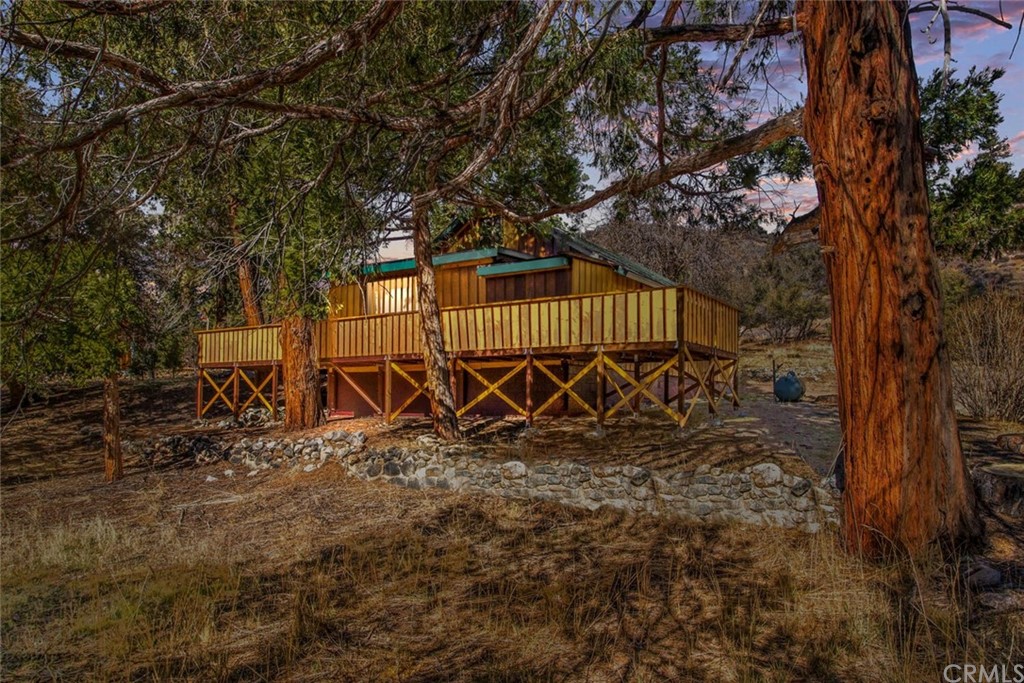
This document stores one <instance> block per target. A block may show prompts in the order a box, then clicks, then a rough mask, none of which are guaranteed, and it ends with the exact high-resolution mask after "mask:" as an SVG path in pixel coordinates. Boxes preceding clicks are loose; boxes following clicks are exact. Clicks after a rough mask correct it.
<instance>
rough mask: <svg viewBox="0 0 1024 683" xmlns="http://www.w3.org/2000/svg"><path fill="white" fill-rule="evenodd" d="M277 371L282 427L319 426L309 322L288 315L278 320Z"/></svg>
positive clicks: (317, 372)
mask: <svg viewBox="0 0 1024 683" xmlns="http://www.w3.org/2000/svg"><path fill="white" fill-rule="evenodd" d="M281 370H282V372H283V373H284V428H285V429H286V430H296V429H309V428H310V427H316V426H317V425H320V424H322V423H323V411H322V410H321V405H320V368H319V362H318V358H317V349H316V337H315V335H314V326H313V321H312V320H310V319H309V318H305V317H303V316H298V315H295V316H290V317H288V318H285V319H284V320H282V321H281Z"/></svg>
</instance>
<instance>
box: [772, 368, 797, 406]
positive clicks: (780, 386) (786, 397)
mask: <svg viewBox="0 0 1024 683" xmlns="http://www.w3.org/2000/svg"><path fill="white" fill-rule="evenodd" d="M803 395H804V383H803V382H801V381H800V380H799V379H798V378H797V376H796V373H795V372H793V371H792V370H790V371H789V372H787V373H786V374H785V375H783V376H782V377H780V378H778V379H777V380H775V398H777V399H779V400H780V401H782V402H783V403H792V402H794V401H799V400H800V398H801V397H802V396H803Z"/></svg>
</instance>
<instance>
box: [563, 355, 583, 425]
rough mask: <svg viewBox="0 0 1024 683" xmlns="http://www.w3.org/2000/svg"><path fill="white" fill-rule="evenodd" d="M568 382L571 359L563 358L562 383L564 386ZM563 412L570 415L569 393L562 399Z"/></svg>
mask: <svg viewBox="0 0 1024 683" xmlns="http://www.w3.org/2000/svg"><path fill="white" fill-rule="evenodd" d="M568 382H569V359H568V358H563V359H562V383H563V385H564V384H567V383H568ZM588 407H589V406H588ZM562 412H563V413H568V412H569V394H568V393H566V394H564V397H563V398H562Z"/></svg>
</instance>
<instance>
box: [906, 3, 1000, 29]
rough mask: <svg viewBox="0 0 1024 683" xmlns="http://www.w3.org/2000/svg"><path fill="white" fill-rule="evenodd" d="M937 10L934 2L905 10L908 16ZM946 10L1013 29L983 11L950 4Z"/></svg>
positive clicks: (937, 7) (937, 6)
mask: <svg viewBox="0 0 1024 683" xmlns="http://www.w3.org/2000/svg"><path fill="white" fill-rule="evenodd" d="M938 9H939V5H938V4H937V3H935V2H922V3H921V4H920V5H914V6H913V7H911V8H910V9H909V10H907V13H908V14H917V13H919V12H934V11H937V10H938ZM947 9H948V10H949V11H950V12H963V13H964V14H973V15H974V16H976V17H982V18H983V19H988V20H989V21H991V22H992V23H993V24H997V25H999V26H1002V27H1003V28H1007V29H1012V28H1013V24H1011V23H1009V22H1007V21H1004V20H1002V19H1000V18H999V17H997V16H995V15H993V14H989V13H988V12H984V11H982V10H980V9H975V8H974V7H964V6H963V5H954V4H951V3H950V4H948V7H947Z"/></svg>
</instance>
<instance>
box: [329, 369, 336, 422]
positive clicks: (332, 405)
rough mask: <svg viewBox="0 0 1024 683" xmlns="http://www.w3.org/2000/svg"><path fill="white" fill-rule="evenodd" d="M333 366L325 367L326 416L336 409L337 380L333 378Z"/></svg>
mask: <svg viewBox="0 0 1024 683" xmlns="http://www.w3.org/2000/svg"><path fill="white" fill-rule="evenodd" d="M334 374H335V373H334V366H333V365H328V366H327V415H328V416H330V415H332V414H333V413H334V411H335V409H336V408H337V407H338V399H337V396H336V392H337V391H338V379H337V377H335V376H334Z"/></svg>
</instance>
